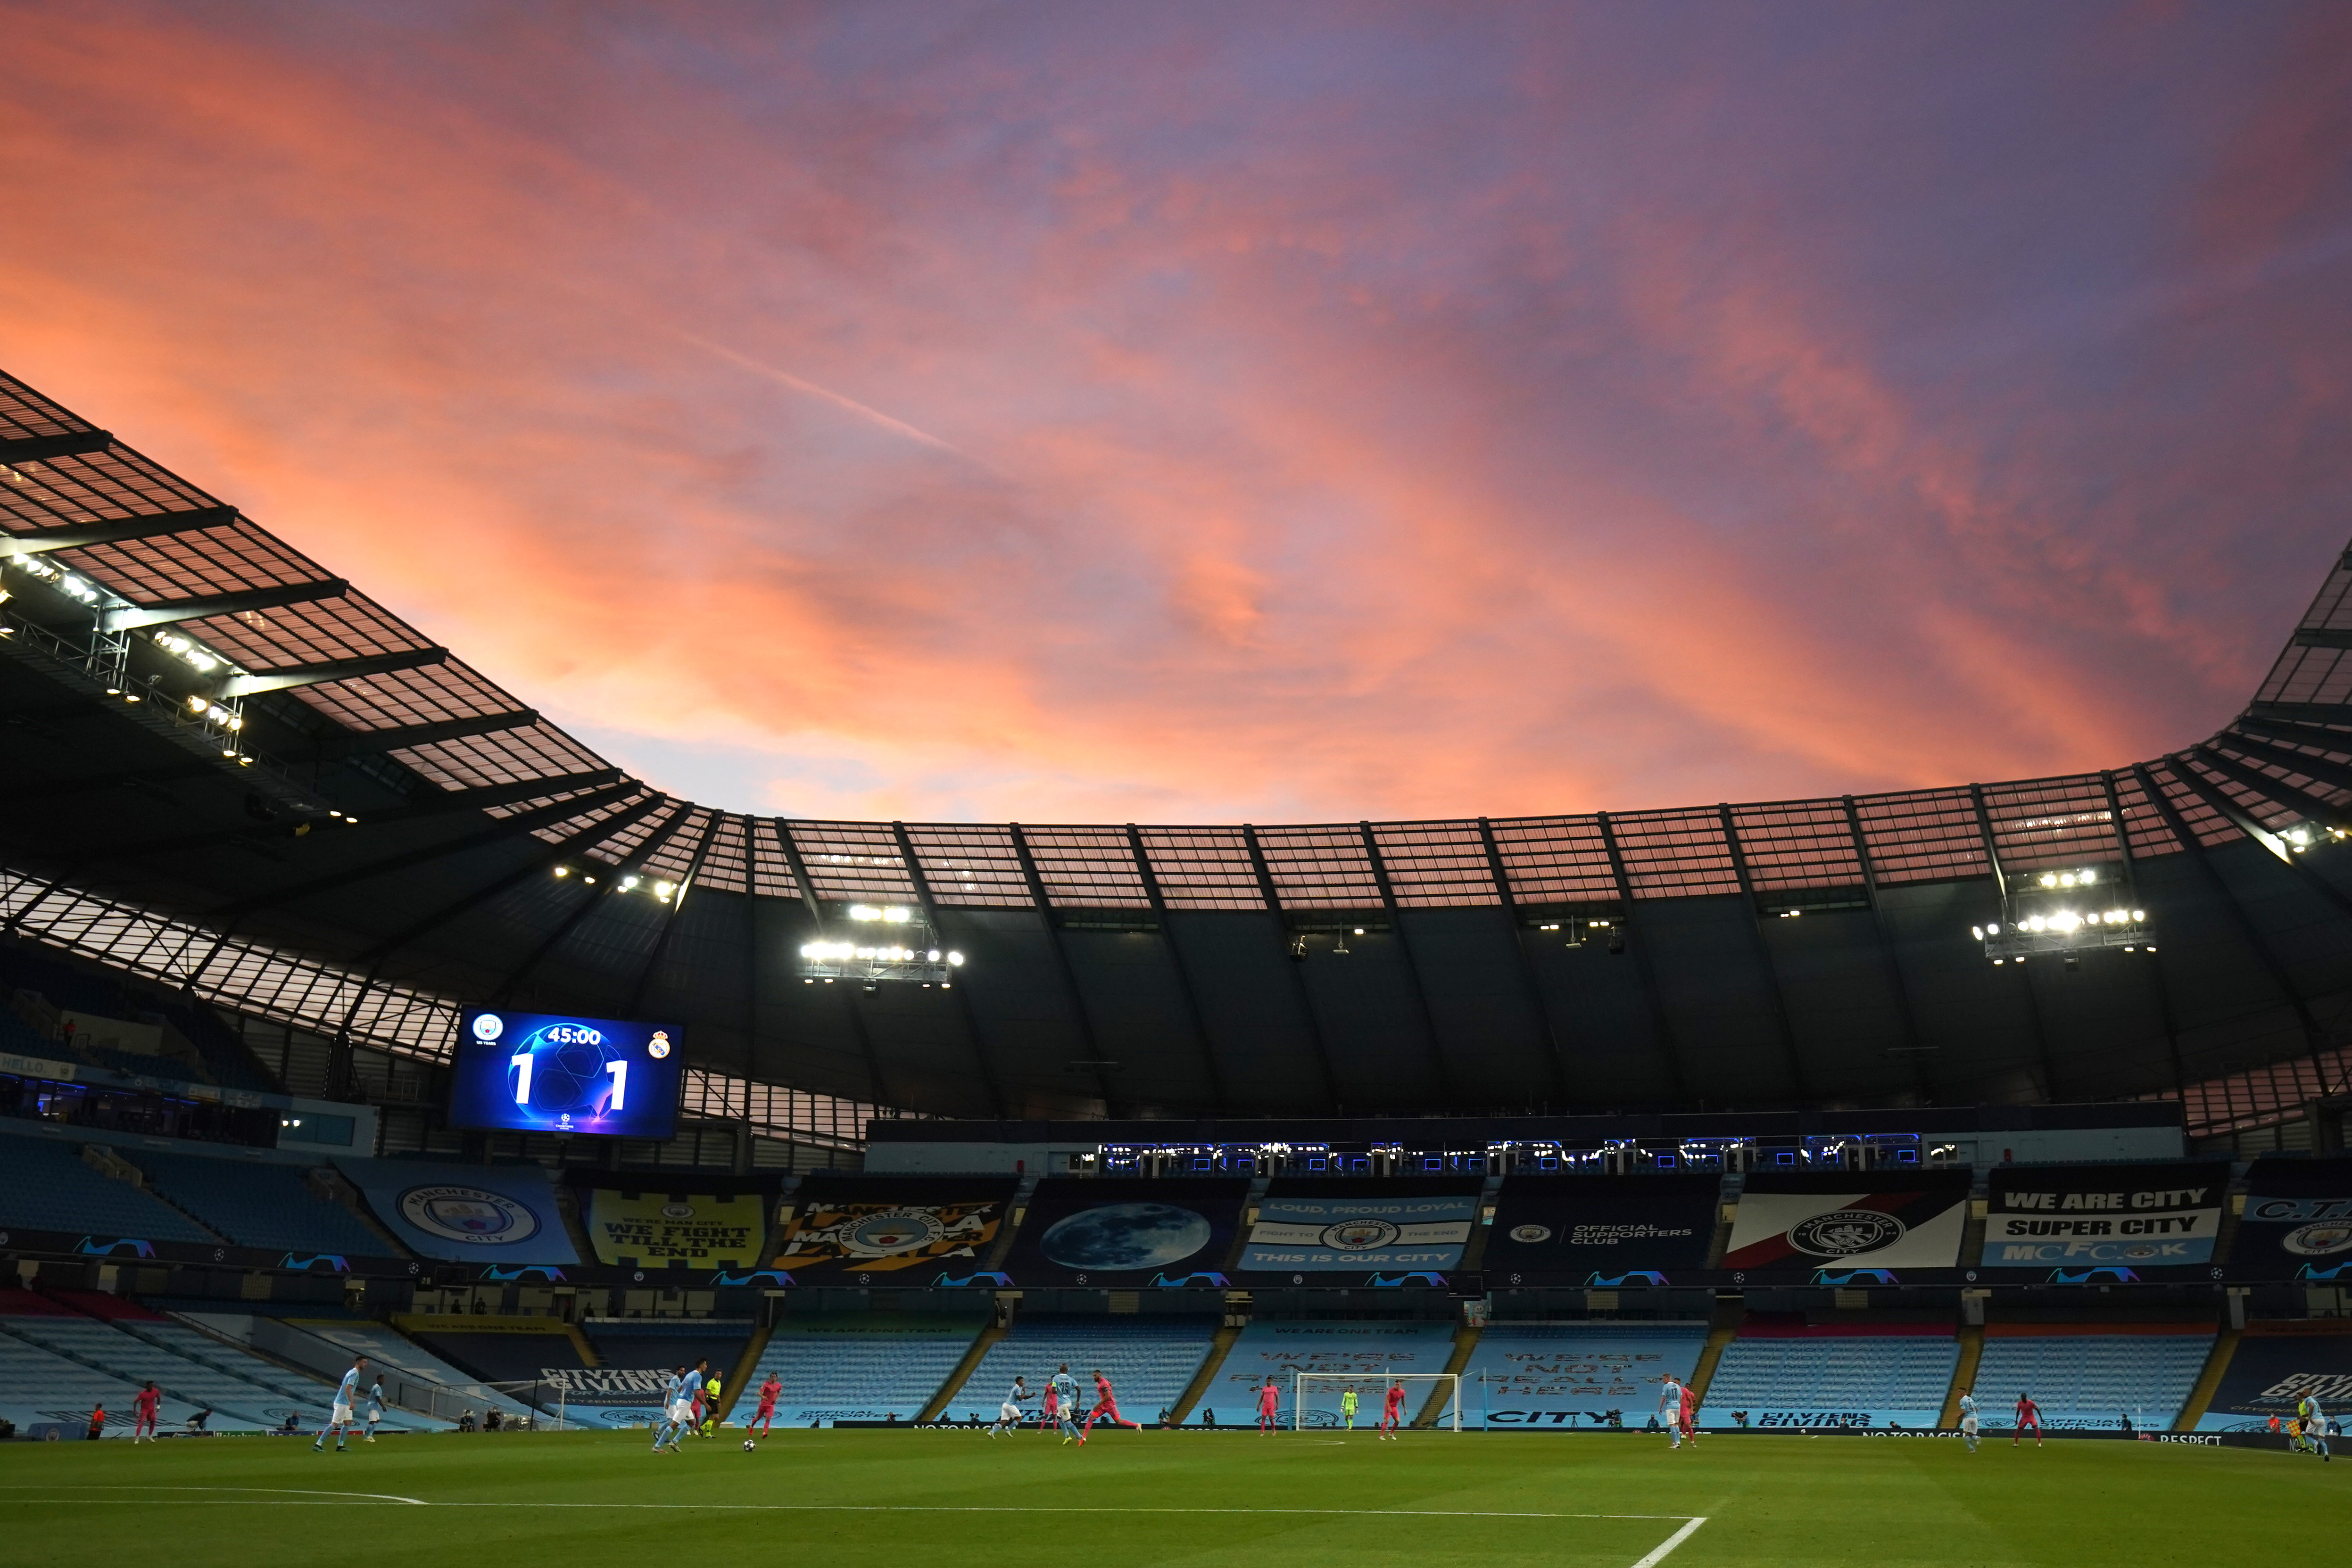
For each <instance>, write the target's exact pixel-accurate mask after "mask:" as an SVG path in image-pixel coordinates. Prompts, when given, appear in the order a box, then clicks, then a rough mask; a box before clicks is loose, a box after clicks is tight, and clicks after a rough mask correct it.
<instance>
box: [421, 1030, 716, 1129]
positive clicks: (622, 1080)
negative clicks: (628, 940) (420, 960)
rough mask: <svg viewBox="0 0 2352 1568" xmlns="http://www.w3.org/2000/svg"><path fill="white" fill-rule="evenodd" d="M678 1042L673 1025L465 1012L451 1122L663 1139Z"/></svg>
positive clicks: (453, 1075)
mask: <svg viewBox="0 0 2352 1568" xmlns="http://www.w3.org/2000/svg"><path fill="white" fill-rule="evenodd" d="M679 1040H680V1031H679V1030H678V1028H677V1025H675V1024H656V1023H625V1022H622V1021H620V1020H618V1019H591V1018H574V1017H572V1016H570V1015H561V1014H554V1013H516V1012H506V1011H503V1010H499V1009H488V1008H469V1009H467V1010H466V1011H465V1012H464V1013H463V1014H461V1015H460V1017H459V1019H458V1025H457V1062H456V1064H455V1066H454V1067H453V1068H452V1069H451V1071H450V1075H449V1124H450V1125H452V1126H455V1127H468V1128H481V1129H487V1130H495V1131H499V1132H514V1133H601V1134H605V1135H607V1136H613V1137H625V1138H667V1137H668V1136H669V1135H670V1134H671V1133H672V1132H673V1131H675V1130H676V1127H677V1097H678V1078H679V1075H680V1073H681V1071H683V1067H684V1062H683V1059H682V1058H681V1057H680V1055H679V1050H678V1047H679Z"/></svg>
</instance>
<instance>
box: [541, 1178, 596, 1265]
mask: <svg viewBox="0 0 2352 1568" xmlns="http://www.w3.org/2000/svg"><path fill="white" fill-rule="evenodd" d="M550 1185H551V1186H552V1187H553V1188H554V1190H555V1199H554V1202H555V1212H556V1214H557V1216H558V1217H559V1218H562V1221H563V1234H564V1235H566V1236H568V1237H570V1238H571V1239H572V1256H574V1257H576V1258H584V1259H587V1260H590V1261H592V1262H593V1261H594V1260H595V1259H596V1258H597V1256H598V1254H597V1251H596V1245H595V1243H594V1242H593V1241H591V1240H590V1239H588V1226H587V1223H586V1222H585V1221H584V1220H583V1219H582V1218H580V1195H579V1192H578V1190H577V1189H576V1188H574V1187H573V1186H572V1184H571V1183H570V1182H562V1181H559V1182H553V1183H551V1184H550Z"/></svg>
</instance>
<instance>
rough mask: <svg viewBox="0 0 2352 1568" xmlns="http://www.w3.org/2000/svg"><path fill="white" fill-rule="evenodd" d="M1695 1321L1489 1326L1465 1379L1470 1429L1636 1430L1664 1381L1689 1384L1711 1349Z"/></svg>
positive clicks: (1703, 1329) (1465, 1420)
mask: <svg viewBox="0 0 2352 1568" xmlns="http://www.w3.org/2000/svg"><path fill="white" fill-rule="evenodd" d="M1706 1328H1707V1326H1706V1323H1705V1322H1697V1321H1692V1322H1654V1323H1645V1322H1578V1323H1510V1322H1496V1323H1490V1324H1488V1325H1487V1327H1486V1332H1485V1333H1482V1334H1480V1335H1479V1336H1478V1345H1477V1348H1476V1349H1475V1350H1474V1351H1473V1352H1472V1353H1471V1355H1470V1360H1469V1363H1468V1364H1467V1365H1465V1367H1464V1368H1463V1372H1462V1384H1463V1387H1462V1402H1463V1411H1462V1424H1463V1425H1464V1426H1465V1427H1468V1426H1472V1425H1476V1426H1482V1427H1486V1426H1491V1427H1494V1428H1495V1429H1496V1430H1497V1431H1504V1430H1510V1431H1529V1430H1547V1429H1548V1430H1560V1429H1569V1428H1574V1427H1598V1426H1604V1425H1607V1424H1608V1413H1609V1412H1610V1411H1612V1410H1615V1411H1619V1412H1621V1413H1622V1416H1624V1417H1625V1418H1626V1419H1629V1420H1631V1421H1632V1422H1633V1425H1635V1426H1640V1425H1641V1424H1642V1423H1643V1421H1644V1420H1645V1419H1647V1417H1648V1416H1649V1415H1650V1413H1651V1412H1653V1411H1654V1410H1655V1409H1657V1407H1658V1386H1659V1385H1658V1381H1657V1380H1658V1379H1659V1378H1661V1377H1666V1376H1673V1377H1677V1378H1683V1379H1687V1378H1688V1377H1689V1376H1690V1375H1691V1373H1692V1372H1693V1370H1694V1369H1696V1367H1697V1365H1698V1357H1699V1352H1701V1351H1702V1350H1704V1349H1705V1348H1706Z"/></svg>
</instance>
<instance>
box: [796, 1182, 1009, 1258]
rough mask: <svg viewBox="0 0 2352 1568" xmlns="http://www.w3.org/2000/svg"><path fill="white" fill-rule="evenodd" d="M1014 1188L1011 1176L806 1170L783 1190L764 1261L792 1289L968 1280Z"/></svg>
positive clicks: (993, 1239) (1003, 1216) (1006, 1209)
mask: <svg viewBox="0 0 2352 1568" xmlns="http://www.w3.org/2000/svg"><path fill="white" fill-rule="evenodd" d="M1018 1185H1019V1183H1018V1181H1017V1178H1014V1177H1012V1176H811V1177H809V1178H808V1180H807V1181H805V1182H803V1183H802V1184H801V1188H800V1190H799V1191H798V1192H797V1193H795V1194H793V1209H792V1219H791V1223H790V1224H789V1225H788V1226H787V1227H786V1228H785V1231H784V1240H783V1245H782V1247H781V1248H780V1249H778V1251H777V1253H776V1257H775V1263H774V1266H775V1267H776V1268H778V1269H781V1270H784V1271H785V1272H787V1273H789V1274H790V1275H791V1276H792V1278H793V1283H795V1284H802V1285H805V1284H812V1283H814V1284H827V1285H840V1284H851V1285H876V1284H880V1285H961V1284H968V1283H971V1282H973V1281H974V1279H975V1277H976V1276H978V1275H979V1273H980V1270H981V1264H982V1261H983V1260H985V1259H986V1257H987V1255H988V1253H989V1251H990V1249H992V1247H993V1246H994V1245H995V1242H996V1238H997V1235H998V1233H999V1232H1000V1231H1001V1230H1003V1227H1004V1222H1005V1219H1006V1218H1007V1216H1008V1212H1009V1210H1010V1209H1011V1207H1012V1204H1013V1188H1014V1187H1015V1186H1018ZM991 1282H992V1281H991Z"/></svg>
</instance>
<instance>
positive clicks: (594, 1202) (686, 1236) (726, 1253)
mask: <svg viewBox="0 0 2352 1568" xmlns="http://www.w3.org/2000/svg"><path fill="white" fill-rule="evenodd" d="M587 1198H588V1203H587V1209H588V1239H589V1243H590V1244H591V1245H592V1246H593V1247H594V1248H595V1249H596V1257H597V1260H598V1261H600V1262H604V1263H610V1264H614V1265H618V1266H623V1267H634V1268H647V1269H688V1268H690V1269H752V1268H757V1267H759V1264H760V1255H761V1252H762V1251H764V1250H765V1249H766V1244H767V1239H768V1200H767V1198H766V1197H765V1196H764V1195H763V1194H761V1193H758V1192H751V1193H731V1192H730V1193H711V1192H646V1191H643V1190H635V1189H631V1188H626V1187H622V1188H614V1187H605V1186H599V1187H591V1188H590V1189H589V1190H588V1193H587Z"/></svg>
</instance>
